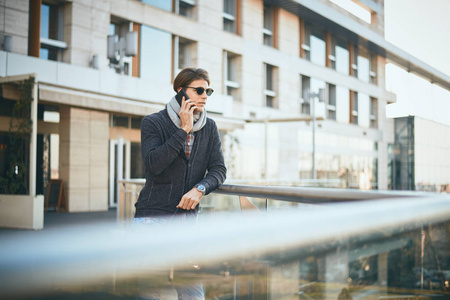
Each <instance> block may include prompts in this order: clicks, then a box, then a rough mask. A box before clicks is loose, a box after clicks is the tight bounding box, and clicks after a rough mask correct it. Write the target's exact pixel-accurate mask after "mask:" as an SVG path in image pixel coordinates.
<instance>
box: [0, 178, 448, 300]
mask: <svg viewBox="0 0 450 300" xmlns="http://www.w3.org/2000/svg"><path fill="white" fill-rule="evenodd" d="M121 184H122V185H123V187H124V189H123V196H124V197H123V201H121V205H120V206H119V207H121V206H122V207H123V208H122V209H121V211H123V214H122V220H130V218H132V216H133V213H132V203H134V201H135V200H136V197H137V195H138V191H139V185H142V184H143V181H141V182H136V181H130V182H121ZM133 185H135V186H133ZM125 195H128V196H129V197H128V198H127V199H125V198H126V197H125ZM221 197H225V198H221ZM228 197H231V198H228ZM237 197H239V200H240V201H237ZM271 199H278V200H271ZM279 200H282V201H279ZM203 201H205V203H204V204H205V206H206V207H207V208H208V206H209V208H208V209H209V210H210V211H214V212H215V213H214V214H208V213H203V214H202V216H201V218H199V219H198V220H196V221H194V220H185V221H183V222H180V221H179V220H177V219H175V218H174V219H167V220H166V223H165V224H164V226H139V225H132V224H131V222H127V221H125V222H113V223H104V224H103V223H99V224H89V225H79V226H73V225H72V226H61V227H59V228H56V229H54V230H49V231H46V230H44V231H42V232H39V233H38V234H34V233H33V232H27V233H26V234H17V235H14V236H12V235H9V236H8V237H7V238H2V237H1V236H0V243H1V247H0V298H2V299H3V298H6V299H9V298H14V299H74V295H76V296H78V298H77V299H84V298H89V299H93V298H95V299H118V298H123V299H134V298H135V296H136V295H141V293H142V292H143V291H144V292H145V291H146V290H147V289H149V288H154V287H157V288H159V287H167V286H168V285H170V286H173V285H189V284H192V283H193V282H194V283H195V282H199V281H201V282H202V284H203V286H204V290H205V298H206V299H223V300H225V299H293V300H294V299H296V300H298V299H303V298H305V299H309V300H311V299H354V300H356V299H387V298H389V299H404V298H408V299H419V298H420V299H425V298H427V299H428V298H431V297H433V298H434V296H439V299H446V298H445V297H447V298H448V297H450V286H449V280H450V275H449V274H450V243H449V241H450V230H449V229H450V198H449V196H448V195H445V194H430V193H409V192H406V193H404V192H384V191H358V190H340V189H322V188H285V187H262V186H243V185H241V186H237V185H223V186H222V187H221V188H220V189H218V190H217V191H216V192H215V193H213V194H212V195H211V198H207V199H202V202H203ZM272 201H275V202H272ZM222 202H229V205H230V206H220V205H221V203H222ZM235 203H238V205H237V206H233V207H234V208H235V207H237V208H238V209H239V210H241V212H244V211H246V212H249V213H247V214H245V215H244V214H242V213H241V212H237V213H236V212H234V213H230V212H224V211H220V210H225V209H227V208H229V207H231V206H232V205H233V204H235ZM279 203H287V205H288V206H286V207H283V206H282V205H281V206H280V204H279ZM293 204H295V205H297V204H298V205H300V207H296V206H293ZM311 204H314V205H311ZM247 208H249V209H250V210H248V209H247ZM284 208H287V209H284ZM208 209H206V210H205V212H206V211H208ZM264 209H266V210H267V212H268V213H260V212H261V211H262V212H264ZM258 211H259V212H258ZM251 212H254V213H251ZM170 269H172V270H175V271H174V272H169V270H170ZM169 274H170V276H168V275H169ZM89 293H102V294H101V295H99V294H95V297H94V296H93V295H92V294H89ZM144 294H145V293H144ZM52 295H55V296H54V297H53V298H52ZM64 296H65V297H64ZM100 296H102V297H100ZM169 299H176V296H175V297H169Z"/></svg>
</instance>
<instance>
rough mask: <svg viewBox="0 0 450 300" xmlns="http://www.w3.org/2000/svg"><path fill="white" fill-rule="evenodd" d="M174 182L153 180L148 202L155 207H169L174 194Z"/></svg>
mask: <svg viewBox="0 0 450 300" xmlns="http://www.w3.org/2000/svg"><path fill="white" fill-rule="evenodd" d="M172 187H173V185H172V183H170V182H168V183H159V182H153V184H152V187H151V189H150V194H149V196H148V200H147V201H148V202H150V204H151V206H153V207H169V206H170V197H171V195H172Z"/></svg>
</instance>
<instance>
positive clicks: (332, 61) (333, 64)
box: [327, 36, 336, 70]
mask: <svg viewBox="0 0 450 300" xmlns="http://www.w3.org/2000/svg"><path fill="white" fill-rule="evenodd" d="M328 40H329V41H330V54H328V59H329V60H330V66H329V67H330V68H332V69H334V70H336V38H335V37H334V36H331V38H330V39H327V42H328Z"/></svg>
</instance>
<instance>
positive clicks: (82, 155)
mask: <svg viewBox="0 0 450 300" xmlns="http://www.w3.org/2000/svg"><path fill="white" fill-rule="evenodd" d="M72 142H73V141H72ZM90 154H91V151H90V144H89V143H85V144H82V143H76V142H75V145H74V144H71V146H70V155H69V160H70V165H71V167H74V166H76V167H88V166H89V164H90Z"/></svg>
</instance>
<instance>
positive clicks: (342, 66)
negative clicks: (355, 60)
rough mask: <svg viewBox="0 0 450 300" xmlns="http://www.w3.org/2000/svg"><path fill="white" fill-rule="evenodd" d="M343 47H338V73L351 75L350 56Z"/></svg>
mask: <svg viewBox="0 0 450 300" xmlns="http://www.w3.org/2000/svg"><path fill="white" fill-rule="evenodd" d="M342 46H343V45H337V46H336V71H338V72H340V73H342V74H345V75H349V66H350V62H349V60H350V55H349V52H348V49H347V48H345V47H342Z"/></svg>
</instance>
